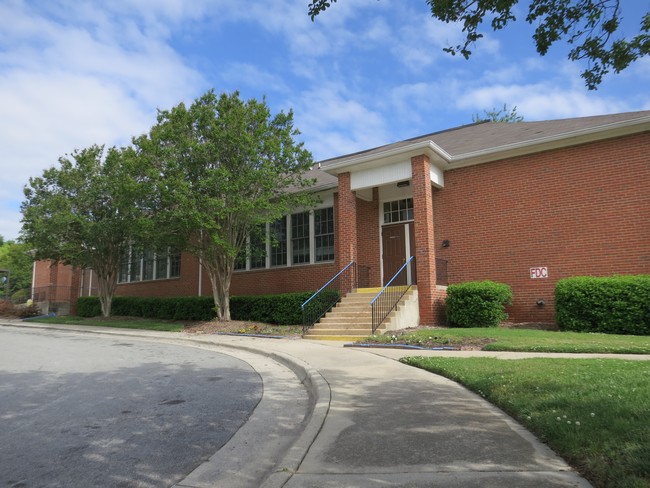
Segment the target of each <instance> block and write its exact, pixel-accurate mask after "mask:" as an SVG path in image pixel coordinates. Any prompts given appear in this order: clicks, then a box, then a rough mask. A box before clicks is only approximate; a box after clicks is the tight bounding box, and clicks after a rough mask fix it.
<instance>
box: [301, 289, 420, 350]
mask: <svg viewBox="0 0 650 488" xmlns="http://www.w3.org/2000/svg"><path fill="white" fill-rule="evenodd" d="M380 291H381V288H360V289H358V290H356V291H353V292H352V293H349V294H348V295H346V296H345V297H343V299H342V300H341V301H340V302H339V303H338V304H337V305H336V307H334V308H333V309H332V310H331V311H330V312H329V313H327V314H326V315H325V316H324V317H322V318H321V319H320V321H319V322H318V323H317V324H315V325H314V326H313V327H311V328H310V329H309V331H308V332H307V334H306V336H305V338H306V339H318V340H345V341H356V340H359V339H364V338H366V337H368V336H370V335H372V309H371V308H370V302H371V301H372V299H373V298H375V296H377V293H379V292H380ZM414 293H415V287H414V289H412V290H409V292H408V293H407V294H406V295H405V296H404V297H403V298H402V301H400V304H399V305H398V306H397V308H396V310H393V311H392V312H391V313H390V315H389V316H388V317H387V318H386V320H385V321H384V323H382V324H381V326H380V327H379V329H378V330H377V331H376V332H375V334H383V333H384V332H385V331H386V330H388V329H390V325H391V322H392V321H393V319H394V318H396V317H397V316H398V315H399V314H400V308H401V307H403V306H404V303H405V302H406V301H408V300H409V298H411V297H412V296H413V294H414Z"/></svg>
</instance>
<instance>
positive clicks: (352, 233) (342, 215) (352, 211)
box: [335, 173, 357, 270]
mask: <svg viewBox="0 0 650 488" xmlns="http://www.w3.org/2000/svg"><path fill="white" fill-rule="evenodd" d="M338 179H339V185H338V194H337V196H336V199H335V205H336V262H337V267H338V269H339V270H340V269H342V268H343V267H344V266H347V264H348V263H349V262H350V261H357V201H356V196H355V194H354V192H353V191H352V190H351V189H350V173H342V174H340V175H338Z"/></svg>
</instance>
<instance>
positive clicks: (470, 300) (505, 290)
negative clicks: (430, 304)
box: [445, 280, 512, 327]
mask: <svg viewBox="0 0 650 488" xmlns="http://www.w3.org/2000/svg"><path fill="white" fill-rule="evenodd" d="M445 303H446V308H447V319H448V321H449V324H450V325H451V326H452V327H498V326H499V324H500V323H501V322H502V321H503V320H505V319H507V318H508V314H507V313H505V311H504V307H505V306H506V305H509V304H511V303H512V291H511V290H510V287H509V286H508V285H504V284H502V283H495V282H494V281H489V280H487V281H470V282H467V283H460V284H456V285H449V287H448V288H447V299H446V302H445Z"/></svg>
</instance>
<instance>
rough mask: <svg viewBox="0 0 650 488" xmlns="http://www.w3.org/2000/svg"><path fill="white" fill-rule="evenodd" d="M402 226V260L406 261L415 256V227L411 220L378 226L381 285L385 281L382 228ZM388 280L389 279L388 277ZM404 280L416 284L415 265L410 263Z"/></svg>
mask: <svg viewBox="0 0 650 488" xmlns="http://www.w3.org/2000/svg"><path fill="white" fill-rule="evenodd" d="M397 226H402V227H403V228H404V234H403V235H404V254H405V255H404V259H405V260H407V259H408V258H409V257H411V256H415V226H414V222H413V221H412V220H408V221H406V222H396V223H390V224H383V225H380V226H379V263H380V266H381V283H384V281H385V276H384V274H385V269H384V228H385V227H397ZM388 278H390V277H388ZM406 279H407V283H411V284H414V285H415V284H417V283H416V280H417V273H416V269H415V264H414V263H412V264H411V266H409V267H408V268H406ZM382 286H383V285H382Z"/></svg>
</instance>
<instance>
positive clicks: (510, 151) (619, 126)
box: [322, 116, 650, 175]
mask: <svg viewBox="0 0 650 488" xmlns="http://www.w3.org/2000/svg"><path fill="white" fill-rule="evenodd" d="M647 131H650V116H644V117H639V118H636V119H632V120H626V121H622V122H613V123H611V124H605V125H600V126H596V127H589V128H586V129H579V130H575V131H570V132H563V133H561V134H555V135H552V136H546V137H540V138H537V139H531V140H527V141H522V142H517V143H513V144H506V145H503V146H497V147H492V148H488V149H482V150H479V151H473V152H468V153H464V154H457V155H454V156H452V155H450V154H449V153H448V152H446V151H445V150H444V149H443V148H442V147H440V146H438V145H437V144H436V143H434V142H433V141H431V140H424V141H417V142H414V143H412V144H408V145H405V146H399V147H394V148H390V147H389V148H386V149H385V150H383V151H379V152H373V153H371V154H359V155H352V156H350V157H347V158H346V157H344V158H342V159H341V161H339V162H335V163H330V164H328V165H327V166H324V167H323V168H322V170H323V171H325V172H327V173H329V174H331V175H338V174H340V173H345V172H347V171H350V169H352V168H355V169H362V168H366V167H369V166H382V165H385V164H391V163H394V162H397V161H404V160H405V159H410V158H411V157H413V156H418V155H420V154H426V155H427V156H429V159H430V160H431V162H432V163H433V164H435V165H436V166H438V167H441V168H443V169H446V168H449V167H454V168H456V167H462V166H471V165H474V164H481V163H487V162H490V161H496V160H499V159H505V158H510V157H515V156H522V155H525V154H533V153H537V152H542V151H548V150H551V149H559V148H562V147H569V146H574V145H578V144H584V143H586V142H592V141H596V140H604V139H611V138H614V137H621V136H626V135H633V134H638V133H641V132H647ZM445 163H447V164H445Z"/></svg>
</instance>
